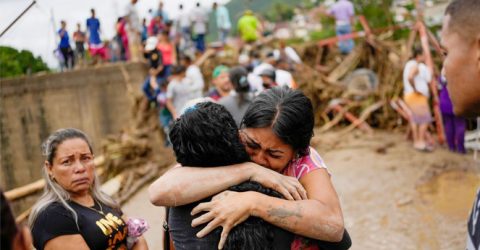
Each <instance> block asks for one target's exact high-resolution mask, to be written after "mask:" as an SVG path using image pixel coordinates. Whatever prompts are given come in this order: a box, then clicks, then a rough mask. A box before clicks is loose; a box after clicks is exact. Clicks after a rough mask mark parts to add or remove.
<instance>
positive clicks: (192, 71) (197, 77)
mask: <svg viewBox="0 0 480 250" xmlns="http://www.w3.org/2000/svg"><path fill="white" fill-rule="evenodd" d="M180 64H181V65H182V66H184V67H185V68H186V69H187V72H186V74H185V77H186V78H189V79H190V81H191V82H192V83H193V85H192V91H194V92H195V93H194V95H195V96H202V92H203V87H204V86H205V81H204V80H203V74H202V71H201V70H200V67H198V66H197V65H196V64H194V63H193V62H192V58H191V57H190V56H188V55H184V56H182V57H181V58H180Z"/></svg>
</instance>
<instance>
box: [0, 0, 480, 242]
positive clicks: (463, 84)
mask: <svg viewBox="0 0 480 250" xmlns="http://www.w3.org/2000/svg"><path fill="white" fill-rule="evenodd" d="M339 2H343V1H339ZM135 3H136V0H132V1H131V4H132V6H133V5H135ZM162 7H163V6H162V5H160V8H159V10H158V12H156V14H155V18H153V19H152V22H151V23H150V24H151V25H150V26H149V27H148V28H147V31H146V33H147V35H146V36H145V37H144V38H145V39H144V41H145V44H144V47H141V46H140V45H139V46H138V47H137V48H136V49H138V50H135V49H130V46H132V45H133V44H135V43H137V41H136V40H134V39H130V37H128V36H130V35H135V36H137V35H138V38H139V40H138V43H139V44H141V41H142V40H141V36H140V35H141V32H137V31H140V30H132V26H135V25H137V24H135V23H134V22H133V21H132V18H133V17H138V15H137V14H135V13H134V12H135V11H133V10H132V12H131V13H130V14H129V15H128V16H125V17H124V18H121V19H119V23H120V24H121V23H122V22H126V24H127V25H126V27H125V26H124V27H123V28H124V31H125V33H126V34H127V39H128V43H127V44H128V45H129V46H128V48H129V49H127V47H124V48H125V51H128V52H126V53H125V56H126V57H127V58H132V60H133V58H135V56H139V55H134V54H135V53H138V52H142V51H143V52H144V56H145V58H146V59H147V60H148V64H149V73H148V76H147V78H146V80H145V83H144V85H143V90H144V93H145V95H146V98H147V99H148V101H149V102H150V103H151V106H152V107H154V108H158V111H159V120H160V122H161V124H162V126H163V127H164V131H165V133H166V134H167V135H169V141H168V143H169V144H170V145H171V146H172V148H173V150H174V152H175V155H176V157H177V162H178V163H179V164H178V165H177V166H176V167H174V168H172V169H170V170H169V171H167V172H166V173H165V174H164V175H162V176H161V177H160V178H158V179H157V180H156V181H155V182H154V183H152V184H151V186H150V188H149V195H150V200H151V202H152V203H153V204H154V205H157V206H167V207H168V209H167V210H168V216H167V221H168V223H167V226H166V228H168V233H169V234H170V236H171V238H172V239H173V245H174V246H175V249H195V248H196V249H348V248H349V247H350V246H351V244H352V243H351V240H350V237H349V235H348V232H347V230H346V229H345V226H344V220H343V214H342V209H341V206H340V200H339V198H338V195H337V193H336V191H335V188H334V186H333V184H332V182H331V173H330V172H329V171H328V168H327V166H326V164H325V163H324V161H323V160H322V158H321V156H320V155H319V153H318V152H317V151H316V150H315V149H314V148H312V147H310V140H311V138H312V136H313V129H314V115H313V107H312V103H311V101H310V100H309V99H308V98H307V97H306V96H305V95H304V94H303V93H302V92H301V91H299V90H296V89H295V88H296V83H295V81H294V79H293V77H292V75H291V72H292V71H293V70H295V65H296V63H301V61H299V58H298V55H296V53H295V51H294V50H293V49H291V48H289V47H288V46H285V45H284V44H280V45H279V46H278V48H277V49H275V50H272V51H268V52H266V53H265V54H262V55H258V51H249V52H248V53H245V54H243V55H242V56H240V59H239V62H238V65H229V66H227V65H218V66H217V67H216V68H215V69H214V70H213V73H212V88H211V89H209V90H208V91H206V92H205V93H204V87H205V82H204V77H203V75H202V73H201V71H200V69H199V67H198V65H196V64H195V60H194V59H195V58H194V57H192V55H188V54H186V53H180V55H178V54H177V53H178V51H177V50H176V49H175V45H174V43H172V40H171V39H170V38H169V34H170V33H169V32H167V31H168V29H167V28H165V27H167V26H168V25H165V26H163V22H164V21H165V20H169V18H168V15H167V14H166V13H165V12H164V10H163V9H162ZM197 7H200V5H199V4H198V5H197ZM180 8H183V7H182V6H180ZM214 8H215V9H217V10H220V7H219V6H218V5H217V6H215V5H214ZM197 11H198V10H197ZM477 13H480V4H479V3H478V1H472V0H454V1H453V2H452V3H451V4H450V5H449V6H448V8H447V10H446V14H445V20H444V24H443V29H442V45H443V47H444V49H445V50H446V51H447V53H446V58H445V61H444V66H443V69H444V71H443V72H444V77H442V78H441V79H440V82H441V84H442V86H445V85H446V87H445V91H448V92H447V93H446V94H445V95H446V96H447V97H448V100H447V97H441V98H445V100H446V101H445V102H444V104H443V106H444V108H442V111H443V112H444V113H446V114H448V115H451V116H452V117H447V119H445V122H446V123H451V124H453V125H452V126H454V128H453V129H452V130H453V131H458V130H461V129H462V123H461V121H459V120H456V119H457V118H456V117H455V115H457V116H473V115H480V109H479V107H480V85H479V84H478V82H479V81H480V67H479V66H478V65H479V56H478V55H479V54H480V47H479V46H478V44H480V40H479V39H480V38H479V37H480V29H479V26H478V25H476V24H477V23H478V21H479V15H477ZM245 15H246V16H247V17H248V16H249V15H251V13H250V12H246V13H245ZM224 17H225V14H224V13H220V14H219V15H218V16H217V18H218V19H219V20H223V18H224ZM198 20H200V19H198ZM247 21H248V19H247ZM247 21H244V22H247ZM167 22H168V21H167ZM248 22H252V23H254V22H253V21H248ZM144 23H145V22H144ZM138 25H139V26H140V22H138ZM337 25H340V24H338V23H337ZM87 26H88V27H89V31H88V32H87V34H85V33H82V32H81V31H80V29H78V31H77V32H76V33H75V34H74V39H75V41H76V42H77V41H78V43H79V44H80V43H82V41H83V42H85V41H87V40H88V42H89V51H90V53H92V51H95V49H98V51H97V52H96V53H98V54H96V55H98V56H99V57H100V58H101V57H102V55H103V54H102V53H103V52H102V47H95V44H97V45H98V44H101V42H100V43H98V42H99V39H98V32H99V30H100V23H99V22H98V19H96V17H95V11H94V10H92V11H91V17H90V18H89V19H88V20H87ZM129 26H130V27H129ZM65 27H66V24H65V23H63V25H62V28H61V29H60V30H59V35H60V36H61V37H62V39H63V46H59V48H60V51H61V54H62V55H63V56H64V57H65V58H66V60H65V61H66V62H67V64H68V65H71V66H73V65H74V61H75V59H74V57H75V55H74V54H73V52H72V49H71V48H70V47H68V46H66V45H67V44H68V32H66V30H65ZM184 28H187V27H186V26H185V27H184ZM224 28H225V29H224V30H220V31H219V32H221V33H222V32H223V35H221V36H220V37H224V35H225V34H226V33H225V32H226V30H227V27H224ZM194 30H195V31H194V32H196V34H197V39H198V37H201V36H199V35H201V32H202V31H203V30H202V28H201V27H200V25H199V27H197V28H195V29H194ZM95 32H96V33H95ZM197 32H199V33H197ZM152 34H155V35H152ZM182 37H183V35H182ZM136 38H137V37H136ZM136 38H135V39H136ZM120 40H121V39H120ZM245 42H249V40H248V39H246V40H245ZM60 44H62V42H61V43H60ZM203 45H204V44H203ZM203 45H202V42H200V43H197V44H196V46H195V48H196V49H197V50H199V51H200V50H201V49H202V48H203V47H202V46H203ZM75 51H76V52H77V53H80V52H82V51H85V50H84V49H82V47H81V46H80V45H79V47H78V48H76V49H75ZM465 52H470V53H465ZM72 54H73V55H72ZM423 60H424V57H423V52H422V51H421V50H420V49H416V50H415V51H414V55H413V58H412V60H410V61H409V62H408V63H407V64H406V66H405V71H404V99H405V102H406V103H407V105H408V106H409V107H410V108H411V112H412V114H411V116H412V119H411V123H412V124H411V129H412V133H413V138H414V147H415V148H416V149H418V150H422V151H428V150H430V149H429V148H428V147H429V145H428V139H427V138H426V133H425V131H426V126H428V123H429V122H430V121H431V114H430V111H429V108H428V97H429V93H428V86H426V85H427V83H428V82H429V81H430V80H431V77H432V76H431V72H429V70H428V68H427V67H426V66H425V65H424V64H423ZM447 81H448V84H446V82H447ZM441 96H443V94H441ZM446 127H447V124H446ZM447 131H451V130H450V129H447ZM452 133H453V134H454V135H453V136H451V139H449V140H452V143H453V144H452V146H453V147H454V150H458V151H460V152H463V151H464V149H463V148H461V147H460V146H459V142H458V140H457V139H455V138H458V135H457V132H452ZM449 138H450V137H449ZM42 153H43V156H44V157H45V161H44V162H43V165H42V172H43V179H44V181H45V183H46V185H45V189H44V193H43V195H42V196H41V197H40V198H39V200H38V201H37V202H36V204H35V205H34V207H33V208H32V210H31V214H30V217H29V227H30V230H31V236H33V240H32V238H31V236H30V230H28V229H26V228H25V227H23V226H19V225H17V224H16V223H14V221H13V216H12V215H11V211H10V208H9V207H8V202H6V201H5V198H4V196H3V194H2V196H1V198H2V201H1V202H0V204H1V206H2V209H1V213H2V220H1V223H2V235H1V236H2V239H1V244H2V249H28V248H29V245H31V244H32V243H31V242H32V241H33V245H34V246H35V248H36V249H39V250H41V249H148V244H147V242H146V240H145V239H144V237H143V236H142V233H143V232H145V230H147V229H148V227H149V226H148V223H146V222H145V221H143V220H142V219H141V218H128V216H126V215H125V214H123V212H122V210H121V208H120V206H119V205H118V203H117V202H116V201H115V200H114V199H112V198H111V197H110V196H108V195H106V194H105V193H103V192H102V191H101V190H100V180H99V178H98V177H97V175H96V173H95V164H94V161H93V159H94V152H93V149H92V144H91V142H90V140H89V138H88V136H87V135H86V134H85V133H83V132H82V131H80V130H77V129H72V128H69V129H60V130H58V131H55V132H54V133H52V134H51V135H50V136H49V137H48V138H47V139H46V140H45V142H44V144H43V145H42ZM479 209H480V192H479V193H478V194H477V198H476V199H475V202H474V205H473V209H472V213H471V216H470V218H469V221H468V237H467V244H466V248H467V249H468V250H474V249H478V248H479V247H480V223H478V220H479V216H478V214H479ZM5 222H7V223H8V224H7V225H4V223H5ZM150 226H152V227H159V226H161V225H150ZM7 229H8V230H7Z"/></svg>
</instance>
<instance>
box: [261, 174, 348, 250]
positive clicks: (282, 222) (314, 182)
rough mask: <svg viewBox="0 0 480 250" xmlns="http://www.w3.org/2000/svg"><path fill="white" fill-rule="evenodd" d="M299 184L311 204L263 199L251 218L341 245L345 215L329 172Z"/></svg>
mask: <svg viewBox="0 0 480 250" xmlns="http://www.w3.org/2000/svg"><path fill="white" fill-rule="evenodd" d="M300 182H301V183H302V184H303V186H304V187H305V189H306V190H307V193H308V200H303V201H286V200H281V199H276V198H273V197H269V196H266V197H265V195H263V196H264V197H260V198H259V199H258V198H257V199H256V202H253V204H254V207H253V209H252V215H253V216H258V217H261V218H262V219H264V220H265V221H268V222H270V223H272V224H274V225H276V226H279V227H281V228H283V229H285V230H287V231H290V232H293V233H295V234H298V235H303V236H307V237H310V238H314V239H319V240H325V241H331V242H338V241H340V240H341V239H342V236H343V231H344V224H343V214H342V209H341V207H340V201H339V199H338V196H337V193H336V191H335V189H334V187H333V185H332V183H331V181H330V176H329V174H328V172H327V171H326V169H319V170H315V171H313V172H311V173H309V174H307V175H305V176H304V177H303V178H302V179H300Z"/></svg>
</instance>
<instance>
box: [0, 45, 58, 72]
mask: <svg viewBox="0 0 480 250" xmlns="http://www.w3.org/2000/svg"><path fill="white" fill-rule="evenodd" d="M40 71H49V68H48V66H47V64H46V63H45V62H44V61H43V60H42V58H41V57H39V56H38V57H34V56H33V54H32V52H30V51H28V50H21V51H18V50H16V49H14V48H11V47H7V46H0V77H1V78H3V77H12V76H19V75H25V74H32V73H36V72H40Z"/></svg>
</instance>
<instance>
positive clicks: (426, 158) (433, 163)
mask: <svg viewBox="0 0 480 250" xmlns="http://www.w3.org/2000/svg"><path fill="white" fill-rule="evenodd" d="M312 144H313V145H314V146H315V147H316V148H317V149H318V150H319V152H320V154H321V155H322V156H323V158H324V160H325V162H326V163H327V165H328V167H329V170H330V172H331V173H332V180H333V183H334V185H335V187H336V189H337V192H338V194H339V197H340V199H341V204H342V208H343V212H344V217H345V225H346V227H347V229H348V230H349V232H350V235H351V237H352V240H353V247H352V248H351V249H354V250H355V249H402V250H403V249H404V250H408V249H422V250H423V249H425V250H429V249H432V250H433V249H435V250H437V249H445V250H447V249H463V248H464V246H465V235H466V221H467V216H468V213H469V210H470V208H471V205H472V202H473V198H474V193H475V191H476V188H477V187H480V162H475V161H474V160H473V156H472V155H471V154H469V155H457V154H453V153H450V152H448V151H447V150H445V149H442V148H437V149H436V150H435V152H433V153H421V152H417V151H415V150H413V149H412V148H411V147H410V144H409V143H408V142H407V141H406V140H405V137H404V135H403V134H402V133H399V132H397V133H393V132H386V131H376V132H375V134H374V135H365V134H363V133H360V132H353V133H351V134H348V135H345V136H339V135H338V134H337V133H335V132H329V133H327V134H320V135H316V136H315V137H314V138H313V140H312ZM124 212H125V213H126V214H127V215H130V216H133V217H143V218H146V219H147V220H148V221H149V222H150V224H151V229H150V231H149V232H147V234H146V238H147V240H148V242H149V245H150V249H161V247H160V245H161V242H162V239H161V232H162V231H161V230H162V227H161V225H162V222H163V213H164V210H163V209H162V208H158V207H154V206H152V205H150V203H149V202H148V195H147V189H146V188H144V189H142V190H141V191H140V192H139V193H138V194H137V195H136V196H134V197H133V198H132V199H130V201H129V202H128V203H127V204H125V206H124Z"/></svg>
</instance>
